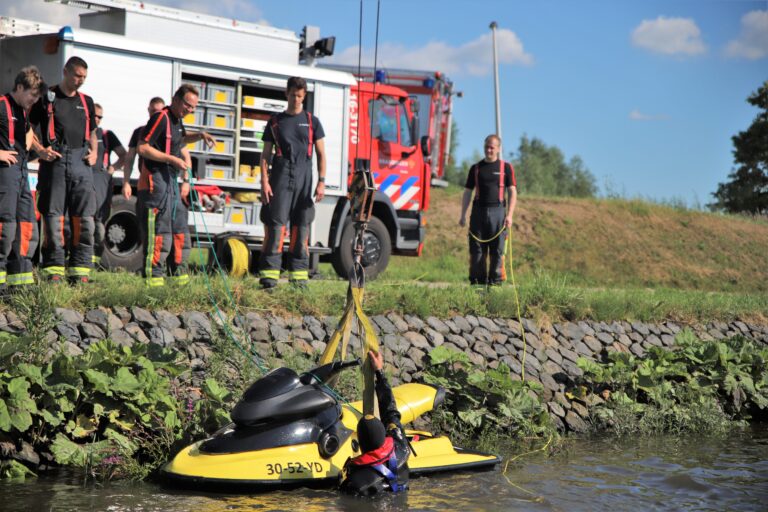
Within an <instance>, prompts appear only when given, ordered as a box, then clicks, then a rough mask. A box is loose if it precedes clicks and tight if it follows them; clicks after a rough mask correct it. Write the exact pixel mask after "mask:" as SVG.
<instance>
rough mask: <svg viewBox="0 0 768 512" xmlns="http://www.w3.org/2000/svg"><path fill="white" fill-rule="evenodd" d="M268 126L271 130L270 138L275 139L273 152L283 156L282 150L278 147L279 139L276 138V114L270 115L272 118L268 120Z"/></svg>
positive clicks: (278, 130) (277, 131)
mask: <svg viewBox="0 0 768 512" xmlns="http://www.w3.org/2000/svg"><path fill="white" fill-rule="evenodd" d="M269 127H270V129H271V130H272V138H273V139H275V154H276V155H277V156H283V151H282V149H280V139H279V138H278V134H279V133H280V129H279V127H278V125H277V115H274V116H272V119H270V120H269Z"/></svg>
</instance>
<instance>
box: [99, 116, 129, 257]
mask: <svg viewBox="0 0 768 512" xmlns="http://www.w3.org/2000/svg"><path fill="white" fill-rule="evenodd" d="M94 109H95V111H96V115H95V116H94V119H95V120H96V127H97V128H96V140H97V141H98V148H99V149H98V155H97V157H96V165H94V166H93V188H94V191H95V194H96V215H95V216H94V223H95V230H94V236H93V243H94V248H93V264H94V266H95V265H98V264H99V263H100V262H101V253H102V252H103V251H104V234H105V232H104V230H105V226H106V224H107V220H109V211H110V209H111V208H112V174H114V172H115V168H118V169H119V168H121V167H123V165H124V162H125V156H126V151H125V148H124V147H123V145H122V143H121V142H120V139H118V138H117V135H115V132H113V131H110V130H104V129H103V128H102V127H101V120H102V118H103V117H104V109H103V108H102V107H101V105H99V104H98V103H96V104H95V105H94ZM112 153H115V154H116V155H117V158H118V159H117V161H116V162H115V163H114V165H113V164H111V163H110V155H111V154H112Z"/></svg>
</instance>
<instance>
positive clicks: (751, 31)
mask: <svg viewBox="0 0 768 512" xmlns="http://www.w3.org/2000/svg"><path fill="white" fill-rule="evenodd" d="M725 54H726V55H727V56H729V57H742V58H745V59H750V60H757V59H762V58H763V57H765V56H768V10H766V11H752V12H748V13H747V14H745V15H744V16H742V18H741V34H739V38H738V39H734V40H733V41H730V42H729V43H728V45H727V46H726V47H725Z"/></svg>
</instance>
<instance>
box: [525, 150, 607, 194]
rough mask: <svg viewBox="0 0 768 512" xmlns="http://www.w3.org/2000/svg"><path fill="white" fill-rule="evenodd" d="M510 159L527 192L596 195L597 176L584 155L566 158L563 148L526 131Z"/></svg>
mask: <svg viewBox="0 0 768 512" xmlns="http://www.w3.org/2000/svg"><path fill="white" fill-rule="evenodd" d="M510 159H511V161H512V164H513V165H514V166H515V176H516V178H517V186H518V189H519V190H520V191H521V192H525V193H526V194H538V195H544V196H571V197H594V196H595V194H596V193H597V185H596V184H595V176H594V175H593V174H592V173H591V172H590V171H589V169H587V168H586V166H585V165H584V161H583V160H582V159H581V157H579V156H578V155H577V156H574V157H572V158H571V159H570V161H568V162H566V161H565V157H564V156H563V152H562V151H560V149H559V148H558V147H556V146H548V145H546V144H545V143H544V142H543V141H542V140H540V139H538V138H536V137H534V138H533V139H529V138H528V136H527V135H523V136H522V137H521V139H520V146H519V148H518V150H517V153H511V154H510Z"/></svg>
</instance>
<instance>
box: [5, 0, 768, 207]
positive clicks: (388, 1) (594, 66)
mask: <svg viewBox="0 0 768 512" xmlns="http://www.w3.org/2000/svg"><path fill="white" fill-rule="evenodd" d="M153 3H156V4H160V5H165V6H170V7H178V8H183V9H187V10H192V11H199V12H205V13H208V14H215V15H217V16H222V17H231V18H236V19H240V20H243V21H251V22H258V23H265V24H268V25H272V26H275V27H279V28H285V29H290V30H293V31H295V32H296V33H300V32H301V29H302V27H303V26H304V25H316V26H319V27H320V30H321V34H322V36H330V35H334V36H336V55H335V56H334V57H333V59H334V60H335V61H336V62H341V63H346V64H355V65H356V64H357V55H358V47H359V41H358V35H359V23H358V22H359V15H360V2H359V0H322V1H318V0H280V1H279V2H278V1H274V0H270V1H267V0H251V1H249V0H217V1H215V2H214V1H207V0H186V1H185V0H155V1H154V2H153ZM376 7H377V3H376V1H374V0H365V1H364V4H363V38H362V46H363V54H364V55H365V56H366V58H367V59H369V60H368V62H367V64H369V65H370V64H372V63H373V54H374V46H375V41H376V38H375V33H376ZM79 12H82V11H79V10H77V9H74V8H71V7H66V6H61V5H55V4H45V3H44V2H43V0H0V15H5V16H16V17H20V18H25V19H32V20H36V21H45V22H49V23H54V24H59V25H65V24H68V25H72V26H73V27H77V26H78V22H77V14H78V13H79ZM492 21H496V23H497V24H498V30H497V49H498V60H499V83H500V103H501V119H502V122H501V128H502V129H501V135H502V139H503V140H504V152H505V155H508V154H509V152H510V151H515V150H516V149H517V147H518V145H519V142H520V138H521V137H522V136H523V135H527V136H528V137H531V138H532V137H537V138H539V139H541V140H542V141H544V142H545V143H546V144H548V145H554V146H557V147H559V148H560V149H561V150H562V151H563V153H564V155H565V157H566V159H570V158H571V157H573V156H576V155H578V156H580V157H581V158H582V160H583V161H584V164H585V166H586V167H587V168H588V169H589V170H590V171H591V172H592V174H593V175H594V176H595V177H596V179H597V184H598V186H599V188H600V191H601V193H602V194H604V195H605V194H619V195H623V196H626V197H643V198H648V199H655V200H676V201H680V200H682V201H685V202H686V203H687V204H689V205H690V206H696V205H702V206H703V205H704V204H706V203H708V202H711V201H712V196H711V194H712V192H714V191H715V190H716V189H717V184H718V183H719V182H723V181H725V180H726V179H727V176H728V174H729V173H730V172H731V171H732V170H733V169H734V165H735V164H734V161H733V154H732V151H733V144H732V141H731V137H732V136H733V135H735V134H737V133H738V132H739V131H741V130H745V129H746V128H747V127H748V126H749V125H750V123H751V122H752V120H753V119H754V118H755V116H756V115H757V113H758V111H757V109H755V108H753V107H752V106H751V105H749V104H748V103H747V102H746V99H747V97H748V96H749V95H750V94H751V93H752V92H754V91H756V90H757V89H758V87H760V85H761V84H762V83H763V82H764V81H766V80H768V0H755V1H753V0H474V1H468V0H467V1H465V0H381V11H380V24H379V38H378V61H377V62H378V64H379V65H380V66H385V67H386V66H390V67H397V68H415V69H433V70H437V71H442V72H443V73H445V74H447V75H448V76H449V77H450V78H451V79H452V80H453V82H454V84H455V87H456V88H457V89H458V90H460V91H462V92H463V97H462V98H457V99H456V100H455V103H454V118H455V120H456V123H457V125H458V129H459V136H458V139H459V147H458V150H457V157H458V158H457V159H458V160H459V161H462V160H465V159H468V158H470V157H472V155H473V154H475V153H476V152H479V151H480V150H481V149H482V141H483V138H484V137H485V135H487V134H489V133H493V132H494V131H495V126H496V121H495V104H494V81H493V65H492V62H493V59H492V46H491V45H492V43H491V31H490V29H489V24H490V23H491V22H492ZM520 192H521V193H524V192H525V191H523V190H521V191H520Z"/></svg>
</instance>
